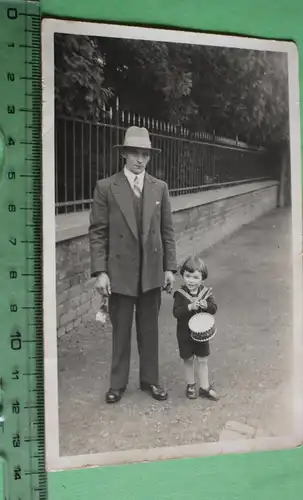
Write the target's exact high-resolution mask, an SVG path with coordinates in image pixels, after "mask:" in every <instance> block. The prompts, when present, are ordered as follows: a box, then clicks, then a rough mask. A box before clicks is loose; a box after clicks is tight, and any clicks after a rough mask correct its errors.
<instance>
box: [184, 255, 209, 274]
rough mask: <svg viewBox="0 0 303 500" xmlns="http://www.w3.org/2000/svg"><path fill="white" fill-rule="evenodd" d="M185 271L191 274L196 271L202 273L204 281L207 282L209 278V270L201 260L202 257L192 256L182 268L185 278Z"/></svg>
mask: <svg viewBox="0 0 303 500" xmlns="http://www.w3.org/2000/svg"><path fill="white" fill-rule="evenodd" d="M185 271H187V272H189V273H194V272H195V271H200V273H201V274H202V280H206V279H207V277H208V269H207V266H206V264H205V262H204V261H203V260H202V259H200V257H196V256H191V257H187V259H186V260H185V261H184V262H183V264H182V266H181V268H180V274H181V276H183V274H184V273H185Z"/></svg>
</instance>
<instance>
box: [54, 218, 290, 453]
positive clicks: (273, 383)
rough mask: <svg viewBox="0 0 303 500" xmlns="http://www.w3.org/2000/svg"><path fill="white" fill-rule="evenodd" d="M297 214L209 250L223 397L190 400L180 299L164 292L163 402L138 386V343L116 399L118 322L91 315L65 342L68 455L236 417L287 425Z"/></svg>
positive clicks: (181, 437)
mask: <svg viewBox="0 0 303 500" xmlns="http://www.w3.org/2000/svg"><path fill="white" fill-rule="evenodd" d="M290 222H291V218H290V214H289V212H288V211H282V210H276V211H274V212H272V213H271V214H269V215H267V216H265V217H263V218H262V219H259V220H258V221H256V222H255V223H253V224H250V225H248V226H245V227H243V228H242V229H241V230H240V231H239V232H237V233H236V234H235V235H233V236H232V237H231V238H230V239H228V240H226V241H224V242H222V243H219V244H218V245H216V246H215V247H214V248H213V249H212V250H211V251H209V252H207V254H205V260H206V261H207V264H208V267H209V274H210V277H209V280H208V284H209V285H211V286H212V287H213V290H214V293H215V295H216V298H217V301H218V305H219V309H218V313H217V324H218V334H217V336H216V337H215V338H214V339H213V341H212V355H211V360H210V371H211V379H212V380H215V385H216V389H217V391H218V392H219V393H220V395H221V400H220V401H219V402H217V403H212V402H208V401H205V400H200V399H199V400H194V401H189V400H187V399H186V398H185V395H184V389H185V386H184V380H183V369H182V368H183V367H182V364H181V361H180V359H179V356H178V351H177V343H176V335H175V326H176V323H175V320H174V318H173V317H172V314H171V309H172V298H171V297H170V296H168V295H166V294H165V295H163V305H162V309H161V315H160V329H161V338H160V363H161V374H162V380H163V382H164V383H165V384H166V385H167V387H168V388H169V400H168V401H167V402H165V403H164V404H163V403H158V402H156V401H153V400H152V399H151V398H150V397H149V396H148V395H146V394H144V393H141V392H140V391H139V390H138V359H137V351H136V345H135V342H134V345H133V354H132V363H131V376H130V383H129V387H128V390H127V392H126V394H125V396H124V398H123V400H122V401H121V402H120V403H119V404H118V405H114V406H108V405H106V404H105V403H104V394H105V392H106V390H107V388H108V371H109V361H110V351H111V334H110V328H108V327H107V328H104V327H100V324H98V323H96V322H95V321H92V322H91V324H90V325H88V326H87V327H86V328H82V329H79V330H77V331H73V332H71V334H69V335H66V336H65V337H63V338H62V339H61V340H60V342H59V393H60V394H59V397H60V447H61V454H64V455H77V454H86V453H96V452H104V451H111V450H126V449H132V448H150V447H157V446H170V445H177V444H189V443H191V444H194V443H199V442H211V441H217V440H218V439H219V436H220V433H221V432H222V429H223V428H224V426H225V425H226V423H227V422H229V421H237V422H240V423H242V424H246V425H249V426H252V427H254V428H262V432H263V433H265V435H268V436H270V435H279V434H281V433H283V431H285V427H286V426H287V425H288V424H287V422H288V421H289V415H288V404H289V401H290V396H289V394H288V391H289V386H288V377H289V371H290V366H291V362H290V358H289V347H290V346H289V341H288V340H289V338H290V337H291V336H292V314H291V305H292V304H291V289H292V285H291V278H292V275H291V255H290V241H291V240H290V236H291V226H290ZM134 337H135V336H134Z"/></svg>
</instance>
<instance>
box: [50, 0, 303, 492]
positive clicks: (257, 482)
mask: <svg viewBox="0 0 303 500" xmlns="http://www.w3.org/2000/svg"><path fill="white" fill-rule="evenodd" d="M42 11H43V13H44V14H47V15H49V16H54V17H68V18H78V19H83V20H93V21H95V20H99V21H107V22H123V23H127V24H132V23H137V24H154V25H158V26H172V27H178V28H188V29H195V30H201V31H213V32H223V33H227V32H228V33H233V34H241V35H250V36H255V37H265V38H279V39H286V40H293V41H295V42H296V43H297V45H298V47H299V51H300V63H301V64H300V81H301V91H302V87H303V73H302V67H303V64H302V59H303V29H302V23H303V2H302V0H212V1H209V0H164V1H163V0H128V1H126V2H123V1H121V0H110V1H109V0H98V1H97V2H96V1H95V0H86V1H85V2H84V1H83V2H81V1H79V0H78V1H75V0H65V1H64V2H63V1H62V0H44V1H42ZM302 110H303V107H302ZM302 470H303V449H302V448H301V449H296V450H290V451H279V452H278V451H277V452H267V453H255V454H254V453H252V454H247V455H228V456H220V457H212V458H201V459H185V460H175V461H167V462H158V463H145V464H135V465H125V466H117V467H109V468H94V469H87V470H78V471H67V472H57V473H51V474H49V491H50V498H51V500H52V499H56V500H57V499H60V500H76V499H78V498H79V499H81V500H83V499H86V498H87V499H90V500H94V499H100V500H139V499H140V500H141V499H142V500H143V499H144V500H155V499H163V500H185V499H191V500H193V499H198V498H199V499H200V498H201V499H204V500H208V499H211V500H221V499H222V500H223V499H224V500H231V499H233V500H234V499H241V500H242V499H244V498H245V499H246V500H253V499H258V500H263V499H264V500H271V499H275V500H280V499H281V500H282V499H283V500H284V499H286V498H287V497H289V498H292V499H298V500H299V499H301V498H303V474H302Z"/></svg>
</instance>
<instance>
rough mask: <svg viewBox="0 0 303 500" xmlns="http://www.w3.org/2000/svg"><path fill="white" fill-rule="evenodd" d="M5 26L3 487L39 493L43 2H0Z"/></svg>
mask: <svg viewBox="0 0 303 500" xmlns="http://www.w3.org/2000/svg"><path fill="white" fill-rule="evenodd" d="M0 26H1V29H0V61H1V76H0V96H1V100H0V130H1V131H2V134H3V137H2V139H3V142H2V143H1V144H0V224H1V245H0V282H1V292H0V318H1V335H0V376H1V387H0V455H2V454H3V455H4V457H5V462H4V465H5V466H3V465H2V463H1V470H0V472H1V471H5V477H4V472H1V475H0V481H1V485H0V491H1V487H2V488H4V489H5V494H6V497H7V498H8V500H17V499H20V500H29V499H31V500H34V498H37V499H38V498H39V497H40V492H38V491H36V492H35V493H34V494H33V495H32V493H33V492H34V488H39V487H40V485H41V479H43V477H44V471H43V465H44V464H43V455H44V450H43V428H44V422H43V386H42V381H43V366H42V361H43V351H42V345H43V338H42V329H41V311H42V303H41V288H40V283H39V274H40V273H39V261H40V255H41V247H40V238H39V237H40V226H39V222H40V213H41V210H40V171H41V162H40V108H41V94H40V92H39V89H40V82H41V78H40V43H39V38H40V16H39V9H38V8H37V4H35V3H33V2H31V3H28V4H26V3H25V2H21V1H20V2H18V1H17V2H14V3H13V2H0ZM39 324H40V330H39ZM38 330H39V331H38ZM38 386H39V387H38ZM1 404H3V407H4V411H3V412H2V408H1ZM41 499H42V496H41Z"/></svg>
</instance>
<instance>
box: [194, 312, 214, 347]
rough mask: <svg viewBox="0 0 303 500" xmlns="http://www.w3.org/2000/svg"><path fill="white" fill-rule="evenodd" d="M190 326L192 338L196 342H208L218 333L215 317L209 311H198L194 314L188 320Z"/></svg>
mask: <svg viewBox="0 0 303 500" xmlns="http://www.w3.org/2000/svg"><path fill="white" fill-rule="evenodd" d="M188 327H189V330H190V335H191V338H192V339H193V340H195V341H196V342H206V341H207V340H210V339H212V338H213V337H214V336H215V335H216V333H217V329H216V326H215V318H214V317H213V316H212V314H208V313H197V314H195V315H194V316H192V317H191V318H190V320H189V322H188Z"/></svg>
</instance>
